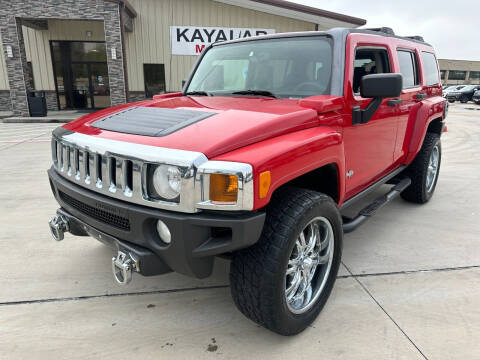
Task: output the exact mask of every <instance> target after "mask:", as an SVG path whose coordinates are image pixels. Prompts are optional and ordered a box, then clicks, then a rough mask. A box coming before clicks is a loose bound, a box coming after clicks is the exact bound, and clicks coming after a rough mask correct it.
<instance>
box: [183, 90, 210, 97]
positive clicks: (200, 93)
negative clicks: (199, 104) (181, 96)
mask: <svg viewBox="0 0 480 360" xmlns="http://www.w3.org/2000/svg"><path fill="white" fill-rule="evenodd" d="M185 95H187V96H188V95H197V96H213V95H212V94H210V93H209V92H206V91H189V92H186V93H185Z"/></svg>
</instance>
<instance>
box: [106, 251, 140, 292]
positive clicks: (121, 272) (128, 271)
mask: <svg viewBox="0 0 480 360" xmlns="http://www.w3.org/2000/svg"><path fill="white" fill-rule="evenodd" d="M138 265H139V264H138V260H137V259H136V258H135V255H133V254H131V253H128V254H126V253H124V252H123V251H118V254H117V257H114V258H112V271H113V277H114V278H115V280H116V281H117V283H118V284H120V285H126V284H128V283H129V282H130V281H132V272H133V271H137V272H138V271H139V270H140V269H139V266H138Z"/></svg>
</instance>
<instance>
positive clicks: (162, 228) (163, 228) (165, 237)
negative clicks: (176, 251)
mask: <svg viewBox="0 0 480 360" xmlns="http://www.w3.org/2000/svg"><path fill="white" fill-rule="evenodd" d="M157 231H158V235H159V236H160V239H162V241H163V242H164V243H166V244H170V242H171V241H172V235H171V234H170V230H169V229H168V226H167V225H166V224H165V223H164V222H163V221H162V220H158V222H157Z"/></svg>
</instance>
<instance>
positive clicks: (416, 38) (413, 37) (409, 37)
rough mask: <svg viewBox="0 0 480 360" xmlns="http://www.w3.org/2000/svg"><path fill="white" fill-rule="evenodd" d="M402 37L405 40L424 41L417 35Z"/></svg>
mask: <svg viewBox="0 0 480 360" xmlns="http://www.w3.org/2000/svg"><path fill="white" fill-rule="evenodd" d="M404 37H405V38H407V39H413V40H417V41H422V42H425V40H423V36H419V35H414V36H404Z"/></svg>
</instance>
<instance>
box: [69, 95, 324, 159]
mask: <svg viewBox="0 0 480 360" xmlns="http://www.w3.org/2000/svg"><path fill="white" fill-rule="evenodd" d="M144 113H146V114H147V115H146V117H145V116H143V114H144ZM197 113H198V116H196V114H197ZM125 114H126V115H125ZM129 114H132V116H130V115H129ZM136 114H140V115H138V116H137V115H136ZM157 114H159V115H158V116H157ZM185 114H187V115H185ZM192 114H193V115H192ZM124 115H125V116H124ZM160 117H162V118H160ZM185 117H186V118H188V119H187V120H185V122H181V121H180V120H178V119H179V118H181V119H184V118H185ZM192 119H193V120H192ZM179 121H180V122H179ZM182 121H183V120H182ZM318 123H319V116H318V113H317V111H315V110H313V109H309V108H305V107H302V106H300V104H299V101H298V100H294V99H272V98H252V97H221V96H218V97H217V96H216V97H206V96H195V97H193V96H179V95H171V97H169V95H166V96H164V97H163V98H160V99H154V100H148V101H142V102H137V103H132V104H126V105H120V106H116V107H112V108H108V109H104V110H101V111H98V112H95V113H92V114H88V115H86V116H83V117H81V118H79V119H77V120H75V121H73V122H71V123H69V124H67V125H65V126H64V127H65V128H67V129H69V130H72V131H75V132H79V133H83V134H87V135H91V136H96V137H100V138H107V139H113V140H119V141H126V142H132V143H138V144H144V145H152V146H159V147H166V148H172V149H182V150H189V151H198V152H202V153H203V154H205V155H206V156H207V157H208V158H212V157H214V156H218V155H220V154H223V153H226V152H228V151H232V150H235V149H237V148H240V147H243V146H246V145H249V144H252V143H255V142H259V141H262V140H266V139H268V138H272V137H275V136H279V135H283V134H286V133H289V132H293V131H298V130H301V129H306V128H309V127H313V126H317V125H318ZM105 124H106V125H105ZM165 124H166V125H165ZM102 125H104V126H102ZM120 125H121V126H120ZM165 126H169V128H168V129H167V130H168V131H167V130H165V129H163V128H164V127H165ZM145 128H148V131H146V132H143V133H142V129H145ZM156 130H159V131H156ZM147 134H148V135H147Z"/></svg>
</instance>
